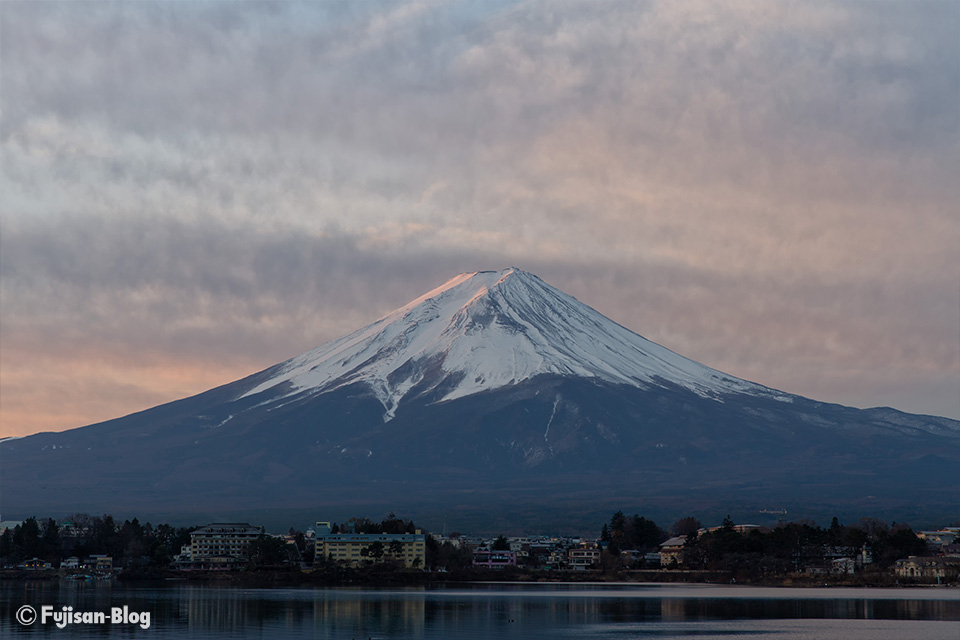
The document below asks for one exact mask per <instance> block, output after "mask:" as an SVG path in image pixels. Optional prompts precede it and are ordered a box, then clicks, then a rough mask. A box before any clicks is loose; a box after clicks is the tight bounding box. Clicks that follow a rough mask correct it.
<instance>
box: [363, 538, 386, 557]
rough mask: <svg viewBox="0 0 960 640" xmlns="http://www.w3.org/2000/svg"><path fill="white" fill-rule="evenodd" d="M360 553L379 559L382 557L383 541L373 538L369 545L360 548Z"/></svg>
mask: <svg viewBox="0 0 960 640" xmlns="http://www.w3.org/2000/svg"><path fill="white" fill-rule="evenodd" d="M360 555H362V556H366V557H370V558H373V559H374V561H377V560H379V559H380V558H382V557H383V543H382V542H380V541H379V540H375V541H374V542H373V543H371V544H370V546H369V547H364V548H363V549H360Z"/></svg>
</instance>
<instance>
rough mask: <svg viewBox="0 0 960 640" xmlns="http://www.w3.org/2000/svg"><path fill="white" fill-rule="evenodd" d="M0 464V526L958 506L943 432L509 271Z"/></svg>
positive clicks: (9, 450)
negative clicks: (301, 516) (118, 518)
mask: <svg viewBox="0 0 960 640" xmlns="http://www.w3.org/2000/svg"><path fill="white" fill-rule="evenodd" d="M503 363H507V366H503ZM0 456H2V461H3V464H2V465H0V488H2V490H3V494H2V497H3V509H4V515H5V516H15V515H18V514H21V515H31V514H33V513H52V512H61V513H64V514H66V513H72V512H76V511H91V512H99V511H112V510H117V509H119V508H120V506H123V507H124V508H126V509H127V512H130V511H131V510H135V509H139V511H140V513H141V514H142V515H146V514H149V513H150V512H151V511H152V512H164V513H170V512H176V511H189V512H202V513H222V512H226V511H229V512H230V513H237V512H238V511H241V510H243V509H248V510H262V509H281V508H282V509H293V508H307V507H310V508H316V509H324V510H327V509H337V508H344V507H345V505H349V504H353V505H360V504H380V505H392V506H393V507H395V508H396V509H398V510H399V509H404V510H407V511H410V512H411V513H413V512H417V510H423V509H433V510H434V512H439V511H442V512H447V511H449V510H458V512H459V513H461V514H472V515H471V517H475V518H476V519H482V518H483V514H487V515H490V514H493V513H500V512H502V510H503V509H504V508H505V505H510V508H511V513H515V514H516V516H515V517H518V518H529V519H530V521H531V522H533V521H536V520H538V519H539V518H541V517H543V516H544V513H545V511H549V510H551V509H552V510H554V511H557V510H569V511H574V512H577V513H588V512H590V511H591V510H595V509H598V508H605V507H601V506H602V505H609V504H611V503H610V500H612V499H613V497H616V499H617V500H620V501H621V502H620V504H619V506H616V508H621V507H623V508H629V507H628V506H627V505H626V504H624V503H623V502H622V501H625V500H626V501H630V500H632V501H635V502H638V503H643V504H647V505H660V508H662V509H672V510H674V511H673V513H674V514H677V515H678V517H679V515H683V512H684V511H686V510H688V509H690V508H693V507H697V508H702V507H703V505H704V504H707V503H709V504H710V505H713V507H715V508H721V509H722V508H727V509H730V510H731V511H736V508H737V505H741V506H742V505H744V504H789V505H791V506H793V505H795V506H796V508H799V509H801V510H804V509H805V510H811V509H821V508H823V506H824V505H836V509H835V512H836V513H835V514H841V515H842V514H843V513H844V509H846V510H847V512H854V513H856V512H858V511H861V513H860V515H863V514H862V508H864V505H867V506H869V507H870V508H872V509H875V508H881V507H882V508H883V509H886V510H887V511H886V513H890V512H891V510H892V511H893V512H894V513H897V512H898V510H899V512H900V513H904V514H908V513H915V512H917V510H918V509H919V510H922V511H925V512H926V513H929V514H936V515H937V517H940V516H942V515H943V514H953V512H955V511H956V505H958V504H960V487H958V485H957V483H955V482H953V483H950V482H946V483H944V482H942V481H941V482H935V481H931V479H930V478H929V477H927V475H926V474H925V471H927V470H929V471H930V472H936V473H942V472H943V471H944V470H946V469H952V468H957V467H958V466H960V422H958V421H955V420H950V419H948V418H940V417H935V416H921V415H914V414H906V413H903V412H899V411H896V410H893V409H889V408H874V409H865V410H862V409H854V408H851V407H845V406H843V405H837V404H829V403H822V402H818V401H816V400H811V399H808V398H803V397H802V396H796V395H791V394H788V393H786V392H781V391H777V390H775V389H770V388H767V387H764V386H762V385H758V384H756V383H752V382H747V381H743V380H739V379H737V378H735V377H733V376H728V375H726V374H723V373H721V372H719V371H716V370H714V369H711V368H709V367H707V366H705V365H702V364H699V363H696V362H694V361H692V360H689V359H687V358H684V357H682V356H680V355H678V354H676V353H674V352H672V351H670V350H669V349H666V348H664V347H661V346H659V345H656V344H655V343H653V342H650V341H649V340H647V339H646V338H643V337H642V336H640V335H638V334H635V333H633V332H632V331H630V330H628V329H626V328H624V327H623V326H621V325H619V324H617V323H615V322H613V321H612V320H609V319H608V318H606V317H605V316H603V315H602V314H600V313H599V312H597V311H595V310H593V309H591V308H590V307H588V306H587V305H584V304H583V303H581V302H579V301H577V300H576V299H575V298H573V297H571V296H568V295H567V294H564V293H563V292H560V291H559V290H557V289H554V288H553V287H551V286H550V285H547V284H546V283H544V282H543V281H542V280H540V279H539V278H537V277H536V276H533V275H532V274H527V273H525V272H523V271H521V270H519V269H507V270H503V271H495V272H475V273H466V274H461V275H460V276H457V277H456V278H454V279H453V280H450V281H448V282H447V283H445V284H444V285H441V286H440V287H437V288H435V289H433V290H432V291H430V292H428V293H427V294H425V295H423V296H420V297H419V298H417V299H415V300H413V301H411V302H410V303H408V304H407V305H404V306H403V307H400V308H399V309H397V310H396V311H394V312H391V313H389V314H386V315H385V316H383V317H381V318H380V319H378V320H376V321H375V322H373V323H371V324H370V325H367V326H366V327H363V328H361V329H359V330H358V331H355V332H353V333H351V334H349V335H347V336H344V337H343V338H339V339H337V340H333V341H330V342H328V343H325V344H323V345H320V346H319V347H317V348H315V349H313V350H310V351H307V352H305V353H303V354H301V355H299V356H296V357H294V358H291V359H289V360H287V361H285V362H282V363H279V364H277V365H274V366H273V367H268V368H266V369H264V370H262V371H260V372H257V373H254V374H252V375H250V376H247V377H245V378H242V379H240V380H237V381H234V382H231V383H228V384H226V385H222V386H220V387H216V388H214V389H210V390H208V391H206V392H203V393H201V394H197V395H195V396H191V397H189V398H184V399H181V400H178V401H175V402H171V403H167V404H164V405H160V406H157V407H153V408H150V409H146V410H144V411H141V412H137V413H134V414H130V415H128V416H124V417H121V418H117V419H114V420H109V421H106V422H102V423H98V424H95V425H89V426H86V427H81V428H78V429H73V430H70V431H66V432H60V433H47V434H36V435H33V436H28V437H25V438H20V439H17V440H8V441H3V442H0ZM614 510H615V509H614ZM518 524H519V523H518Z"/></svg>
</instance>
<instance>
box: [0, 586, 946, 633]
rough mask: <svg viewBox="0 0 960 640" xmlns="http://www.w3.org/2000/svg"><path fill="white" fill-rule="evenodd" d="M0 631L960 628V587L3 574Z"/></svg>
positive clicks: (892, 630)
mask: <svg viewBox="0 0 960 640" xmlns="http://www.w3.org/2000/svg"><path fill="white" fill-rule="evenodd" d="M0 594H2V598H0V602H2V611H0V636H3V637H4V638H6V637H26V634H30V636H31V637H61V638H63V637H88V638H137V637H146V636H147V635H149V636H150V637H152V638H174V637H176V638H181V637H192V638H209V639H211V640H232V639H234V638H293V639H301V638H317V639H331V640H333V639H336V640H341V639H342V640H352V639H357V640H361V639H368V638H372V639H384V640H385V639H391V640H392V639H400V638H404V639H423V640H427V639H430V640H432V639H441V638H444V639H445V638H467V639H473V638H510V639H516V640H520V639H524V638H530V639H541V638H578V639H586V640H590V639H601V638H609V639H618V640H619V639H629V638H637V639H643V638H651V639H653V638H656V639H660V638H697V639H710V638H722V639H724V640H735V639H738V638H744V639H747V638H749V639H751V640H753V639H757V638H783V639H785V640H786V639H789V640H841V639H843V640H887V639H889V640H904V639H910V638H917V639H923V640H938V639H941V638H942V639H944V640H960V590H957V589H787V588H780V589H777V588H759V587H735V586H713V585H636V584H631V585H606V584H605V585H583V584H576V585H563V584H561V585H556V584H548V585H517V584H474V585H466V586H453V587H446V588H438V587H425V588H410V589H313V588H290V589H246V588H235V587H218V586H211V585H189V584H184V583H174V584H170V583H168V584H166V585H162V586H150V587H146V586H138V587H131V586H126V585H120V584H115V583H97V584H92V583H66V582H63V583H59V582H39V581H38V582H27V583H23V582H18V583H6V584H3V585H0ZM23 604H30V605H32V606H34V607H35V608H37V609H38V610H39V609H40V606H41V605H44V604H46V605H53V606H55V607H56V608H57V609H59V608H60V607H61V606H72V607H74V610H76V611H109V610H110V608H111V607H118V606H123V605H127V606H128V607H129V608H130V610H131V611H150V613H151V626H150V628H149V629H146V630H144V629H140V628H138V627H134V626H122V625H109V624H108V625H103V626H92V625H82V624H79V625H71V626H69V627H67V628H65V629H58V628H56V627H53V626H52V625H49V624H48V625H46V626H40V625H39V624H35V625H33V626H31V627H22V626H21V625H19V624H18V623H17V622H16V621H15V617H14V616H15V612H16V610H17V609H18V608H19V607H20V606H21V605H23Z"/></svg>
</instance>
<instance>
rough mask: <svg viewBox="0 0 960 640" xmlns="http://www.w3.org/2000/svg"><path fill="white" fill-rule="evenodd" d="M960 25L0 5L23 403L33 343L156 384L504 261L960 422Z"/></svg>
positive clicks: (8, 279)
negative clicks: (153, 377) (959, 34)
mask: <svg viewBox="0 0 960 640" xmlns="http://www.w3.org/2000/svg"><path fill="white" fill-rule="evenodd" d="M956 24H957V8H956V5H955V3H950V2H929V3H927V2H924V3H911V4H910V5H909V6H908V5H904V4H897V3H892V4H878V3H863V4H858V3H834V2H816V3H810V2H784V3H766V2H734V3H723V5H717V4H716V3H711V2H700V1H690V2H604V3H600V4H598V3H595V2H564V3H555V2H523V3H512V2H504V3H480V4H469V5H463V4H460V3H443V2H435V3H434V2H417V3H403V2H397V3H360V4H356V3H333V4H331V3H286V2H285V3H157V4H153V3H108V2H102V3H101V2H95V3H83V4H82V5H78V4H76V3H69V2H63V3H59V2H45V3H15V2H7V3H3V4H0V55H2V58H3V61H4V62H3V65H2V66H0V83H2V86H3V92H2V94H0V108H2V123H0V162H2V172H0V188H2V190H3V193H4V197H3V205H2V207H3V209H2V212H0V213H2V217H0V249H2V251H0V267H2V273H3V279H2V282H0V295H2V302H3V304H2V305H0V318H2V323H3V324H2V327H3V333H2V341H3V351H4V358H3V359H2V362H0V366H2V372H3V375H4V380H5V383H4V387H5V392H4V398H3V403H4V412H3V413H4V416H3V421H4V425H3V429H4V430H5V431H6V430H8V429H11V430H17V429H20V427H16V426H10V425H13V422H16V421H18V420H20V418H19V417H18V416H19V415H26V413H25V412H27V409H26V408H25V407H28V406H29V405H30V404H31V403H32V402H33V401H32V400H31V401H30V402H27V401H26V400H22V401H21V400H20V399H21V398H26V397H31V398H32V397H36V393H37V391H36V389H37V388H41V387H42V386H43V370H42V369H43V368H42V367H39V365H36V363H38V362H44V363H50V362H54V361H58V362H61V365H60V367H59V368H61V369H64V370H75V371H89V370H91V369H89V367H90V366H92V365H91V364H90V363H91V362H94V361H98V362H100V363H101V365H100V366H101V368H100V369H99V371H100V374H98V376H100V377H101V380H102V381H103V380H112V379H117V380H120V379H122V378H123V375H124V374H123V372H124V371H125V370H127V371H130V372H134V371H140V372H141V373H139V374H136V375H132V377H134V378H136V379H137V380H138V382H137V383H136V384H134V385H133V386H135V387H136V388H137V389H138V390H137V391H136V393H133V392H132V391H130V389H127V390H125V391H124V390H121V389H119V388H118V390H116V392H115V393H114V394H111V393H109V392H107V391H103V389H106V388H107V387H108V386H109V384H108V383H107V382H101V383H98V385H99V386H98V388H100V389H101V391H97V392H96V393H95V395H97V396H98V397H100V398H103V400H102V401H98V402H99V403H100V404H99V405H98V406H101V407H104V408H106V407H108V406H110V402H111V395H113V396H115V397H116V398H117V402H118V403H119V402H121V399H122V398H128V399H130V400H129V401H126V400H124V401H123V402H125V404H122V406H123V407H124V409H123V410H128V409H131V410H132V409H134V408H143V407H142V406H140V405H136V403H138V402H140V403H142V402H144V401H148V402H154V401H156V400H157V398H159V397H161V396H162V397H166V398H171V397H174V396H175V395H177V394H183V393H189V392H191V391H200V390H202V389H203V388H205V387H203V386H202V385H203V384H207V383H210V384H212V383H214V382H215V381H219V382H226V381H227V379H229V377H230V375H232V374H230V373H229V372H231V371H234V372H236V376H235V377H239V376H240V375H243V374H245V373H249V372H250V371H252V370H255V369H256V368H259V367H262V366H267V365H269V364H272V363H274V362H276V361H278V360H279V359H282V358H283V357H287V356H290V355H294V354H295V353H298V352H299V351H302V350H305V349H307V348H310V347H312V346H315V344H317V343H318V342H320V341H322V340H325V339H329V338H332V337H336V336H338V335H340V334H342V333H344V332H346V331H349V330H352V329H354V328H356V327H357V326H360V325H361V324H363V323H365V322H368V321H370V320H372V319H374V318H375V317H376V316H377V315H379V314H380V313H384V312H386V311H388V310H390V309H392V308H394V307H396V306H399V305H401V304H403V303H405V302H406V301H408V300H409V299H412V298H414V297H416V296H417V295H419V294H420V293H422V292H423V291H425V290H427V289H429V288H431V287H433V286H436V285H437V284H439V283H440V282H442V281H443V280H445V279H446V278H448V277H451V276H452V275H454V274H455V273H458V272H460V271H466V270H475V269H478V268H501V267H504V266H507V265H509V264H516V265H517V266H520V267H522V268H526V269H528V270H530V271H534V272H536V273H538V274H540V275H541V276H542V277H544V278H545V279H546V280H547V281H548V282H551V283H552V284H555V285H557V286H559V287H560V288H562V289H564V290H567V291H569V292H570V293H573V294H574V295H577V296H578V297H581V299H583V300H584V301H586V302H588V303H590V304H592V305H593V306H595V307H596V308H598V309H599V310H601V311H603V312H605V313H607V314H608V315H610V316H611V317H613V318H614V319H615V320H617V321H619V322H621V323H622V324H625V325H626V326H628V327H630V328H632V329H635V330H637V331H639V332H641V333H643V334H644V335H646V336H647V337H649V338H652V339H655V340H658V341H660V342H662V343H664V344H665V345H666V346H668V347H671V348H674V349H675V350H677V351H679V352H681V353H684V354H685V355H688V356H691V357H694V358H696V359H700V360H702V361H704V362H705V363H707V364H710V365H711V366H715V367H718V368H721V369H725V370H728V371H730V372H731V373H734V374H737V375H742V376H744V377H748V378H751V379H754V380H757V381H759V382H762V383H764V384H769V385H771V386H779V387H782V388H784V389H786V390H789V391H795V392H799V393H806V394H808V395H812V396H813V397H817V398H822V399H826V400H833V401H838V402H849V403H851V404H858V405H868V404H887V403H888V402H887V400H888V399H891V400H890V402H893V401H894V400H896V402H897V405H896V406H898V407H901V408H906V409H909V410H913V411H928V412H933V413H942V414H949V415H953V416H955V417H960V406H958V405H957V400H956V393H955V391H956V386H957V384H960V338H958V336H957V334H956V326H958V324H960V318H958V314H960V260H958V258H957V257H956V246H958V244H960V219H958V216H957V215H956V211H955V209H956V202H958V201H960V187H958V183H957V181H956V179H955V176H956V175H957V174H958V172H960V149H958V146H960V142H958V140H960V136H958V135H957V134H958V132H960V39H958V38H956V33H955V28H956ZM78 344H83V345H84V348H83V349H78V348H77V345H78ZM97 354H99V355H97ZM140 363H145V364H140ZM150 363H154V364H150ZM177 363H179V365H178V364H177ZM210 363H220V364H210ZM45 366H46V365H45ZM144 367H146V369H144ZM150 367H153V369H152V371H153V372H154V373H156V374H157V377H158V378H163V379H166V380H168V381H170V382H169V384H167V383H164V384H165V385H166V386H165V388H166V389H167V390H168V391H167V392H165V393H164V394H160V395H157V394H154V393H153V392H152V391H151V390H150V389H149V376H147V375H146V374H145V373H143V372H144V371H147V369H149V368H150ZM177 367H179V371H180V372H179V373H174V371H175V369H176V368H177ZM51 368H53V366H52V365H51ZM161 368H162V369H163V370H164V371H166V372H168V373H165V374H162V375H161V374H160V373H159V371H160V369H161ZM27 371H31V372H32V373H30V374H29V378H28V377H26V376H27V373H26V372H27ZM203 371H210V372H213V373H210V374H209V375H208V374H206V373H201V372H203ZM190 372H193V373H190ZM225 378H226V379H225ZM28 379H29V383H28V382H26V380H28ZM61 380H63V378H62V377H61ZM188 380H190V381H192V382H187V381H188ZM175 381H176V382H175ZM204 381H206V382H204ZM57 384H61V383H57ZM193 385H198V386H193ZM7 389H14V390H15V391H14V392H8V391H7ZM27 389H33V390H34V391H29V392H28V391H27ZM93 393H94V392H91V394H93ZM12 394H13V395H12ZM14 405H16V406H18V407H24V409H23V412H20V410H19V409H18V410H17V412H14V411H13V410H12V409H10V408H9V407H12V406H14ZM74 406H76V404H74ZM116 406H121V405H120V404H118V405H116ZM104 410H105V411H106V409H104ZM65 411H66V409H65ZM67 413H69V415H70V416H74V417H70V418H65V419H64V420H65V421H64V422H60V423H58V422H57V421H56V419H55V418H54V417H53V416H52V415H51V417H50V419H49V422H47V424H49V425H50V426H51V427H54V426H55V427H57V428H61V427H65V426H72V425H73V424H75V422H70V421H74V420H77V419H80V418H77V417H76V416H79V415H80V413H79V412H78V411H70V412H67ZM67 413H65V414H64V415H67ZM98 416H99V417H108V416H106V415H103V413H98ZM31 424H38V423H35V422H34V423H31Z"/></svg>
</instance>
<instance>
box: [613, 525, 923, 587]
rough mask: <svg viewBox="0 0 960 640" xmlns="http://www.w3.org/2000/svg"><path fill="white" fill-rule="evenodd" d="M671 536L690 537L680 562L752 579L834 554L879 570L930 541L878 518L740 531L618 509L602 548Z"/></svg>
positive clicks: (655, 542) (616, 552)
mask: <svg viewBox="0 0 960 640" xmlns="http://www.w3.org/2000/svg"><path fill="white" fill-rule="evenodd" d="M671 535H673V536H678V537H685V538H686V540H685V542H684V545H683V549H682V553H681V555H680V557H679V559H678V560H677V562H676V564H675V565H674V566H679V565H680V564H682V565H683V566H684V568H688V569H699V570H707V571H728V572H737V573H743V574H746V575H747V577H753V578H756V577H761V578H762V577H764V576H775V575H785V574H787V573H791V572H797V571H803V570H804V569H805V568H806V567H810V566H818V565H822V564H824V563H825V562H827V561H828V560H829V559H831V558H838V557H853V556H857V555H858V554H859V555H860V557H861V562H863V560H864V559H868V562H867V564H871V565H873V566H874V568H876V569H886V568H888V567H890V566H891V565H893V564H894V563H895V562H896V561H897V560H899V559H901V558H906V557H908V556H911V555H922V554H923V553H924V552H925V551H926V544H925V543H924V541H923V540H922V539H921V538H919V537H917V535H916V534H915V533H914V532H913V530H912V529H911V528H910V527H909V526H908V525H906V524H903V523H899V524H898V523H896V522H894V523H893V524H889V525H888V524H887V523H885V522H883V521H881V520H878V519H876V518H861V519H860V520H859V521H858V522H857V523H855V524H851V525H844V524H841V523H840V521H839V520H838V519H837V518H833V520H832V521H831V523H830V526H829V527H819V526H817V525H816V523H814V522H809V521H801V522H787V523H779V524H777V525H776V526H775V527H772V528H756V529H751V530H749V531H746V532H741V531H738V529H737V527H736V525H735V524H734V522H733V521H732V520H731V519H730V517H729V516H727V517H726V518H725V519H724V521H723V523H722V525H721V526H720V527H719V528H715V529H714V530H712V531H709V530H707V531H704V530H703V528H702V526H701V524H700V521H699V520H698V519H697V518H695V517H692V516H689V517H686V518H681V519H680V520H678V521H677V522H675V523H674V524H673V526H672V527H671V528H670V530H669V531H668V530H665V529H662V528H660V527H659V526H657V524H656V523H655V522H653V521H652V520H648V519H646V518H643V517H642V516H639V515H634V516H633V517H627V516H625V515H624V513H623V512H622V511H617V512H616V513H614V514H613V516H612V517H611V518H610V521H609V522H608V523H604V524H603V526H602V528H601V531H600V540H601V547H602V548H603V549H604V553H605V554H606V555H607V556H609V557H611V558H618V557H619V556H620V555H621V552H622V551H624V550H628V549H629V550H637V551H638V552H641V553H648V552H651V551H656V550H657V549H658V548H659V546H660V545H661V544H662V543H663V542H664V541H666V540H667V539H668V538H669V537H670V536H671Z"/></svg>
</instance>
